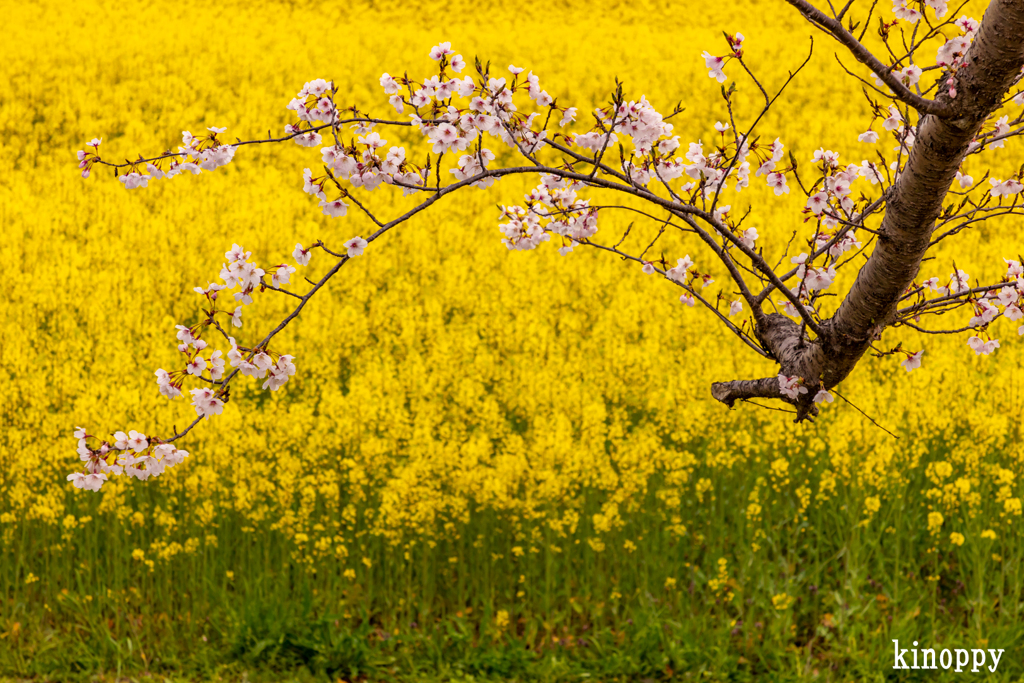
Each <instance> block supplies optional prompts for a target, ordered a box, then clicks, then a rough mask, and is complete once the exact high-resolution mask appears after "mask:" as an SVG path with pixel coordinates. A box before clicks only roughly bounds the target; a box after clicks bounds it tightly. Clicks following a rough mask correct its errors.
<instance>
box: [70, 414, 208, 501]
mask: <svg viewBox="0 0 1024 683" xmlns="http://www.w3.org/2000/svg"><path fill="white" fill-rule="evenodd" d="M75 438H76V439H78V455H79V458H80V459H81V461H82V462H83V463H84V467H85V470H84V471H82V472H74V473H72V474H69V475H68V476H67V480H68V481H70V482H72V483H73V484H74V486H75V487H76V488H80V489H85V490H87V491H99V490H100V488H101V487H102V486H103V482H105V481H107V479H108V475H109V476H115V475H121V474H126V475H128V476H129V477H135V478H136V479H138V480H139V481H145V480H146V479H148V478H149V477H158V476H160V475H161V474H163V473H164V471H165V470H166V469H167V468H168V467H174V466H175V465H179V464H181V463H182V462H183V461H184V460H185V458H187V457H188V452H187V451H183V450H179V449H178V448H176V447H175V446H174V445H173V444H170V443H153V444H150V442H149V438H148V437H147V436H146V435H145V434H142V433H140V432H137V431H135V430H131V431H129V432H128V433H127V434H126V433H124V432H116V433H115V434H114V443H113V444H111V443H110V442H109V441H103V442H102V443H101V444H100V445H99V446H98V447H96V448H90V447H89V439H91V438H94V437H93V436H92V435H91V434H88V433H87V432H86V430H85V429H83V428H82V427H76V428H75Z"/></svg>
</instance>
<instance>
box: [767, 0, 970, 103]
mask: <svg viewBox="0 0 1024 683" xmlns="http://www.w3.org/2000/svg"><path fill="white" fill-rule="evenodd" d="M786 2H788V3H789V4H790V5H792V6H793V7H795V8H796V10H797V11H798V12H800V14H802V15H804V17H805V18H806V19H807V20H808V21H810V22H811V23H812V24H814V25H816V26H818V27H819V28H821V29H822V30H823V31H825V32H826V33H828V34H829V35H831V36H832V37H833V38H835V39H836V40H838V41H839V42H840V43H842V44H843V45H844V46H845V47H846V49H848V50H849V51H850V52H851V53H852V54H853V56H854V57H856V58H857V61H859V62H860V63H862V64H864V65H865V66H867V67H868V68H869V69H871V71H873V72H874V73H875V75H876V76H878V78H879V79H881V81H882V82H883V83H885V84H886V85H887V86H889V88H890V89H891V90H892V91H893V92H894V93H895V94H896V97H897V98H898V99H899V100H901V101H902V102H905V103H906V104H909V105H910V106H912V107H913V108H914V109H916V110H918V111H919V112H921V113H922V114H932V115H933V116H938V117H940V118H948V117H950V116H952V111H951V110H950V109H949V107H948V106H946V105H943V104H941V103H939V102H936V101H935V100H926V99H924V98H923V97H921V96H920V95H917V94H915V93H913V92H911V91H910V90H909V89H908V88H907V87H906V86H905V85H903V83H901V82H900V80H899V79H898V78H896V77H895V76H894V75H893V73H892V71H891V70H890V69H889V67H887V66H886V65H884V64H882V62H880V61H879V60H878V58H877V57H875V56H874V55H873V54H872V53H871V51H870V50H868V49H867V48H866V47H864V45H862V44H861V43H860V41H858V40H857V39H856V38H854V37H853V36H852V35H851V34H850V33H849V32H848V31H847V30H846V29H845V28H843V24H842V22H841V21H837V20H836V19H832V18H830V17H828V16H826V15H825V14H823V13H822V12H821V11H820V10H818V9H817V8H816V7H814V6H813V5H811V4H810V3H809V2H807V1H806V0H786Z"/></svg>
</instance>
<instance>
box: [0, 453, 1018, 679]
mask: <svg viewBox="0 0 1024 683" xmlns="http://www.w3.org/2000/svg"><path fill="white" fill-rule="evenodd" d="M808 467H811V464H808ZM918 471H919V472H922V473H923V471H924V467H923V466H922V467H921V468H920V470H918ZM808 473H809V475H810V477H811V480H814V481H817V478H816V477H815V476H814V475H815V472H810V471H809V472H808ZM755 474H756V473H754V472H752V471H751V470H750V469H749V468H734V469H732V470H723V471H720V472H719V473H718V474H717V475H715V477H716V480H715V481H714V485H715V487H714V492H713V494H712V493H711V492H709V493H707V494H705V495H704V496H703V498H704V500H703V502H701V501H700V500H698V499H697V498H696V497H694V496H692V495H691V496H689V497H687V498H684V499H682V501H681V503H680V506H679V508H678V509H675V510H668V509H666V505H665V503H664V502H663V501H661V500H659V499H658V498H657V497H656V496H654V495H651V494H649V495H648V496H647V498H646V499H645V500H642V501H637V506H636V508H637V509H636V510H635V511H632V512H623V514H622V517H623V519H624V520H625V525H624V526H623V527H622V528H620V529H617V530H613V531H612V532H609V533H605V534H602V535H601V537H602V539H603V540H604V542H605V544H606V547H605V549H604V550H603V551H600V552H596V551H595V550H594V549H593V548H592V547H590V545H589V544H588V542H587V539H590V538H593V537H594V536H595V534H594V532H593V530H592V528H591V520H592V516H593V514H594V513H596V512H598V511H599V510H600V508H601V503H602V500H601V499H600V497H599V496H598V495H597V494H592V495H586V496H582V497H581V499H582V500H585V501H586V502H585V503H584V504H583V508H582V509H580V510H577V512H578V513H580V514H579V519H580V521H579V524H578V525H577V527H576V529H575V531H574V532H573V533H566V534H565V536H564V537H560V536H559V535H558V534H557V533H555V532H554V531H553V530H552V529H551V527H550V526H545V525H541V524H540V523H539V522H524V521H522V520H519V521H518V524H511V523H509V522H508V520H504V519H502V518H500V517H499V516H498V515H497V514H496V513H494V512H493V511H490V510H470V511H469V514H468V522H463V521H454V520H452V521H448V522H439V524H438V528H437V530H436V534H435V535H434V539H436V547H433V548H431V547H430V546H429V545H428V544H427V543H424V542H418V543H415V544H412V545H411V546H409V547H405V546H389V545H387V544H386V543H385V541H384V540H383V539H382V538H380V537H377V536H373V535H372V534H369V533H365V531H366V528H365V525H366V521H365V520H364V519H362V518H360V520H358V521H357V522H356V527H355V529H354V530H353V532H354V536H355V538H357V539H359V546H358V547H355V546H353V547H352V548H351V552H352V553H353V555H354V556H356V557H359V558H361V557H364V556H365V557H367V558H368V559H370V560H371V566H369V567H367V566H366V565H365V564H362V563H360V564H359V565H358V566H359V572H358V573H357V575H356V576H355V577H354V578H348V577H346V576H344V575H343V574H342V570H341V565H340V563H338V562H336V561H333V560H330V559H324V560H320V561H318V562H313V563H312V564H311V563H309V562H308V561H305V560H302V559H301V558H302V554H301V553H298V552H297V546H296V543H295V541H294V539H289V538H286V537H284V536H283V535H282V534H281V533H279V532H276V531H273V530H272V529H271V528H270V527H271V525H272V522H273V520H267V523H266V525H265V528H261V529H255V530H252V531H243V527H242V522H241V520H240V519H233V518H232V517H231V516H230V515H228V516H226V517H222V518H220V520H219V526H218V527H217V528H216V529H215V530H212V529H198V528H194V529H191V531H190V535H193V536H197V537H203V536H204V532H208V531H211V532H214V533H215V535H216V536H217V537H218V541H217V544H216V545H213V544H205V545H200V546H199V547H197V548H196V549H195V550H194V552H191V553H187V552H181V553H178V554H177V555H176V556H174V557H173V558H171V559H169V560H167V561H160V560H157V561H155V562H154V564H153V567H152V570H151V569H150V568H149V567H147V566H146V565H145V564H144V563H143V562H140V561H138V560H135V559H132V550H133V548H136V547H149V543H150V542H151V541H153V540H155V539H159V538H162V537H164V535H165V531H163V530H162V528H161V527H158V526H156V525H155V524H154V522H153V516H151V515H150V516H147V518H146V519H147V521H146V522H145V523H144V524H142V525H141V526H136V525H134V524H133V523H132V522H130V521H129V520H128V519H125V520H124V521H123V522H121V521H118V518H117V517H116V516H115V515H113V514H110V513H100V512H99V511H98V510H97V509H96V508H97V505H98V502H97V501H98V500H99V498H98V497H95V496H84V495H69V497H68V505H69V508H68V509H69V510H70V511H71V512H72V513H73V514H75V515H76V516H79V517H81V516H86V515H91V516H92V517H93V519H92V521H90V522H88V523H86V524H85V525H83V526H81V527H79V528H76V529H74V530H72V531H68V530H64V531H63V534H62V530H61V529H60V528H59V527H54V526H49V525H45V524H42V523H39V522H26V523H22V524H20V525H18V526H17V527H14V526H13V525H11V526H8V527H7V528H6V530H5V547H4V550H3V556H2V566H0V589H2V593H0V595H2V596H3V604H2V613H0V636H2V637H0V674H3V675H7V676H12V677H15V678H31V679H33V680H55V681H56V680H60V681H64V680H67V681H78V680H81V681H88V680H98V678H97V677H98V676H100V675H102V676H105V677H106V678H104V680H112V679H113V678H114V677H115V676H118V675H119V676H133V677H139V676H141V675H143V674H150V675H153V676H156V677H157V678H158V679H159V677H161V676H167V677H171V679H174V678H173V677H184V678H185V679H187V680H218V679H222V680H243V679H246V680H254V681H255V680H285V679H289V680H291V679H294V680H338V679H343V680H427V681H433V680H438V681H440V680H523V681H526V680H538V681H563V680H564V681H576V680H596V681H615V680H644V679H650V680H656V681H657V680H734V681H746V680H751V681H753V680H757V681H761V680H836V681H839V680H844V681H845V680H912V679H911V678H910V677H908V676H907V674H909V673H919V672H896V671H893V670H892V662H893V645H892V639H894V638H895V639H899V640H900V641H901V643H909V642H911V641H913V640H920V641H923V643H924V644H923V645H922V647H925V646H937V647H940V648H941V647H950V648H955V647H962V648H967V649H970V648H973V647H978V645H977V643H979V642H981V641H985V640H987V643H988V644H987V645H986V646H985V647H993V648H1002V649H1004V650H1006V652H1005V654H1004V656H1003V659H1002V661H1001V662H1000V665H999V669H998V671H997V674H995V675H991V674H987V675H988V680H1016V679H1018V678H1020V677H1021V675H1022V673H1024V668H1022V663H1021V653H1022V647H1021V645H1022V643H1024V625H1022V621H1021V618H1020V616H1021V607H1022V605H1021V593H1020V587H1021V580H1020V578H1021V577H1020V570H1021V559H1022V548H1021V543H1020V539H1019V537H1018V536H1017V535H1015V534H1013V533H1009V534H1007V533H1002V534H1001V536H1002V537H1001V538H1000V539H999V540H998V545H996V542H995V541H991V540H987V539H981V538H980V533H981V531H982V530H983V529H985V528H988V524H989V523H990V522H991V520H990V519H989V518H987V517H986V516H985V515H984V514H980V513H979V514H976V515H975V516H974V517H970V516H967V517H965V518H964V519H962V520H958V528H960V529H964V531H965V536H966V537H967V541H966V543H965V544H964V545H963V546H960V547H954V546H951V545H950V544H949V542H948V541H941V539H946V538H948V533H946V534H944V535H943V536H942V537H941V539H940V542H936V539H935V537H933V536H932V535H931V534H930V533H929V531H928V529H927V522H926V517H927V506H926V503H927V501H926V499H925V496H924V493H923V492H924V491H925V490H926V489H927V488H928V484H927V483H926V482H925V481H924V477H923V474H921V475H919V476H918V477H917V478H916V479H915V478H914V477H911V479H910V481H909V482H908V484H907V486H906V490H905V491H903V492H902V493H903V495H902V498H901V499H899V498H896V497H893V502H883V505H882V508H881V509H880V510H879V511H878V513H876V514H875V515H874V517H873V518H872V519H871V521H870V522H867V523H861V522H862V520H863V519H864V517H863V514H862V513H861V512H859V511H861V510H862V509H863V505H862V503H861V502H860V501H859V499H857V498H855V497H854V494H853V493H852V492H848V491H843V490H838V491H837V492H836V495H835V496H833V497H831V498H830V499H829V500H816V501H815V502H814V504H813V505H811V506H810V507H809V508H808V509H807V510H806V511H805V513H803V514H801V512H800V503H799V496H798V494H797V493H796V482H794V483H793V484H788V483H786V484H785V485H780V486H779V487H778V490H772V487H770V486H767V485H766V484H765V480H764V478H760V480H759V479H758V478H756V477H755ZM696 475H697V476H700V472H697V473H696ZM792 478H793V479H794V480H795V479H797V477H795V476H794V477H792ZM657 483H658V482H654V481H652V485H651V486H650V487H649V489H648V490H649V491H655V490H658V488H659V487H658V486H657ZM160 484H161V482H160V480H156V481H154V482H148V483H147V484H145V485H142V486H139V485H136V486H134V487H132V488H131V489H130V490H129V492H128V493H127V494H126V498H125V503H124V504H125V505H126V506H129V507H135V508H143V509H150V510H151V509H155V507H156V506H160V505H162V504H163V506H164V507H163V509H164V512H165V513H167V514H170V515H172V516H174V517H175V518H176V519H178V520H179V527H180V526H185V527H186V529H185V531H188V528H187V525H188V524H190V523H193V522H190V521H189V520H190V519H192V517H191V516H190V514H189V511H188V510H187V509H184V508H183V507H182V504H178V507H180V508H181V509H175V508H174V504H173V503H171V502H170V501H167V500H163V499H162V498H161V495H162V493H161V485H160ZM754 486H758V487H759V488H760V490H761V494H760V499H761V500H762V506H763V510H762V520H761V521H760V522H759V523H757V524H753V523H751V522H750V520H748V519H747V517H746V514H745V509H746V504H747V501H748V500H749V499H750V493H751V490H752V488H753V487H754ZM791 489H792V490H791ZM982 494H983V499H984V500H987V496H988V495H989V492H982ZM364 506H365V508H364V512H365V510H371V509H373V502H372V501H370V502H368V503H366V504H364ZM671 514H678V515H680V516H681V518H682V520H683V521H684V523H685V524H686V526H687V529H688V531H687V533H686V534H685V535H683V536H679V535H678V534H677V533H673V532H672V531H671V530H669V527H670V524H669V523H668V520H669V518H670V516H671ZM321 521H322V523H324V524H330V523H331V521H332V520H329V519H323V520H321ZM531 524H532V525H533V526H531ZM515 527H518V530H514V528H515ZM181 531H182V529H181V528H179V529H178V532H176V533H180V532H181ZM524 536H525V537H526V538H530V537H532V538H533V541H532V543H531V542H530V541H526V542H524V541H523V540H522V538H523V537H524ZM627 539H628V540H630V541H632V542H633V543H634V544H635V546H636V549H635V550H634V551H632V552H627V551H626V550H625V549H624V548H623V545H624V543H625V541H626V540H627ZM755 542H756V543H757V544H758V545H759V546H760V547H759V549H758V550H756V551H755V550H754V549H753V547H752V544H753V543H755ZM515 545H519V546H521V547H523V548H524V550H525V552H524V554H523V555H522V556H520V557H517V556H516V555H515V554H513V552H512V548H513V546H515ZM531 545H532V546H533V547H534V548H535V549H536V552H530V551H529V547H530V546H531ZM936 546H937V547H938V550H937V551H935V552H929V549H932V548H934V547H936ZM996 550H998V552H999V553H1001V555H1002V561H998V562H997V561H996V560H995V559H993V557H992V555H993V553H994V552H996ZM406 553H408V556H406ZM296 558H300V559H299V560H297V559H296ZM450 558H454V559H455V561H454V562H452V561H450ZM719 558H726V560H727V565H726V566H727V571H728V581H727V582H726V583H723V584H722V585H721V586H719V588H718V590H715V588H714V587H713V586H712V585H709V581H711V580H712V579H717V578H719V577H718V567H719V564H718V562H719ZM228 572H233V577H232V578H230V579H229V578H228ZM30 573H31V574H33V575H34V576H35V577H38V580H37V581H34V582H31V583H26V578H27V577H28V576H29V574H30ZM934 576H939V577H940V578H939V579H938V580H932V579H931V578H930V577H934ZM520 577H522V580H520ZM671 579H674V580H675V581H674V585H670V584H671V583H672V581H670V580H671ZM667 580H669V581H668V582H667ZM729 592H731V593H732V595H733V597H732V598H731V599H729V598H728V593H729ZM782 593H785V594H788V595H789V596H791V598H792V604H791V606H790V607H789V608H788V609H783V610H780V609H776V607H775V606H774V605H773V602H772V597H773V596H777V595H779V594H782ZM499 610H504V611H506V612H507V614H508V623H507V624H502V625H499V624H498V622H497V619H498V615H499ZM903 647H910V646H909V645H903ZM924 673H925V676H924V677H926V678H927V679H928V680H942V679H943V678H944V677H953V676H954V674H952V673H948V674H947V673H945V672H943V671H939V672H924ZM979 675H980V674H979ZM289 677H291V678H289ZM140 680H141V679H140ZM922 680H923V678H922Z"/></svg>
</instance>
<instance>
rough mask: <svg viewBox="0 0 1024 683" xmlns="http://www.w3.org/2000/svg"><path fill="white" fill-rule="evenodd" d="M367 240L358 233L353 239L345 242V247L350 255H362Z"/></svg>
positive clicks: (350, 256)
mask: <svg viewBox="0 0 1024 683" xmlns="http://www.w3.org/2000/svg"><path fill="white" fill-rule="evenodd" d="M366 244H367V242H366V240H364V239H363V238H362V237H359V236H358V235H356V236H355V237H353V238H352V239H350V240H348V241H347V242H345V243H344V247H345V248H346V249H348V257H349V258H352V257H354V256H361V255H362V253H363V249H365V248H366Z"/></svg>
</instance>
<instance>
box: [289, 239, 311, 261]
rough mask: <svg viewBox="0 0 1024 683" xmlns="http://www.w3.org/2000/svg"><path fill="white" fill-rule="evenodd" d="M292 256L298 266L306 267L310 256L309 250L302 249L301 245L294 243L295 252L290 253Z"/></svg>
mask: <svg viewBox="0 0 1024 683" xmlns="http://www.w3.org/2000/svg"><path fill="white" fill-rule="evenodd" d="M292 256H294V257H295V262H296V263H298V264H299V265H300V266H308V265H309V259H310V257H311V256H312V254H311V253H310V250H309V249H303V248H302V245H301V244H299V243H297V242H296V244H295V251H293V252H292Z"/></svg>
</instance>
